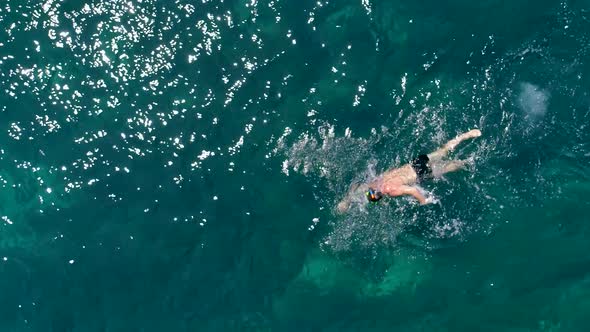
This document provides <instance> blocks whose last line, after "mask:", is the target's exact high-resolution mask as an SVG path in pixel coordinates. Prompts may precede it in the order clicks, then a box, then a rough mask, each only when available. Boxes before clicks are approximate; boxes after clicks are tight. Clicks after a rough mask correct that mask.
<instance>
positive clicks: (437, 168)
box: [432, 160, 470, 178]
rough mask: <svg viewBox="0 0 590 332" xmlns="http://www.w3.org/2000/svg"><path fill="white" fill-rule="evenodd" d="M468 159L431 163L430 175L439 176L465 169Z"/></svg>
mask: <svg viewBox="0 0 590 332" xmlns="http://www.w3.org/2000/svg"><path fill="white" fill-rule="evenodd" d="M469 162H470V160H451V161H447V162H438V163H433V164H432V176H434V177H435V178H440V177H442V176H443V175H445V174H447V173H451V172H455V171H458V170H462V169H465V166H466V165H467V164H468V163H469Z"/></svg>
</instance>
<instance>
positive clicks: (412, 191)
mask: <svg viewBox="0 0 590 332" xmlns="http://www.w3.org/2000/svg"><path fill="white" fill-rule="evenodd" d="M401 193H402V195H410V196H413V197H414V198H415V199H417V200H418V202H420V205H425V204H428V203H430V201H429V200H427V199H426V197H424V195H422V193H421V192H420V191H419V190H418V189H417V188H415V187H410V186H403V187H402V188H401Z"/></svg>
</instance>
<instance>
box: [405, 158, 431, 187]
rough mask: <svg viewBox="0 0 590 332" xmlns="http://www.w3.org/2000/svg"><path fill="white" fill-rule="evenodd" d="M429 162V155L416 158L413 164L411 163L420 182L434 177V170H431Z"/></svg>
mask: <svg viewBox="0 0 590 332" xmlns="http://www.w3.org/2000/svg"><path fill="white" fill-rule="evenodd" d="M429 161H430V159H428V156H427V155H425V154H421V155H419V156H418V157H416V158H414V160H412V162H411V163H410V165H412V168H413V169H414V172H416V174H417V175H418V180H419V181H420V180H423V179H425V178H428V177H430V176H431V175H432V168H430V165H429V164H428V162H429Z"/></svg>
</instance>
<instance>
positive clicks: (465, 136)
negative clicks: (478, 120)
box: [461, 129, 481, 140]
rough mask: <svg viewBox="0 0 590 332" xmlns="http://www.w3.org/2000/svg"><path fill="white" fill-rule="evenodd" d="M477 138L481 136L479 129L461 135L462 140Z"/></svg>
mask: <svg viewBox="0 0 590 332" xmlns="http://www.w3.org/2000/svg"><path fill="white" fill-rule="evenodd" d="M479 136H481V131H480V130H479V129H471V130H470V131H468V132H466V133H464V134H462V135H461V137H462V138H463V140H466V139H470V138H476V137H479Z"/></svg>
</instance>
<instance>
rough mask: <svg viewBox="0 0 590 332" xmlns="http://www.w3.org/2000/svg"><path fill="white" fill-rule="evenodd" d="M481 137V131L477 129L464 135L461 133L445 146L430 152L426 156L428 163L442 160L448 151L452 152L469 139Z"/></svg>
mask: <svg viewBox="0 0 590 332" xmlns="http://www.w3.org/2000/svg"><path fill="white" fill-rule="evenodd" d="M479 136H481V131H479V129H472V130H470V131H468V132H466V133H463V134H461V135H459V136H457V137H455V138H453V139H452V140H450V141H448V142H447V143H446V144H445V145H443V146H442V147H441V148H439V149H438V150H436V151H434V152H431V153H429V154H428V159H430V161H438V160H441V159H443V158H444V157H445V156H446V155H447V154H448V153H449V152H450V151H452V150H454V149H455V148H456V147H457V145H459V143H461V142H463V141H465V140H467V139H470V138H475V137H479Z"/></svg>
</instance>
